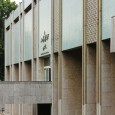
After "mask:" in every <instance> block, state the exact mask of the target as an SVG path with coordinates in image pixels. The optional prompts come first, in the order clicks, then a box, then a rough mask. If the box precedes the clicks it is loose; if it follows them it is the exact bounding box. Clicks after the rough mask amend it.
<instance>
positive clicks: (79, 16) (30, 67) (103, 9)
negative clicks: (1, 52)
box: [5, 0, 115, 115]
mask: <svg viewBox="0 0 115 115" xmlns="http://www.w3.org/2000/svg"><path fill="white" fill-rule="evenodd" d="M114 15H115V1H114V0H109V1H108V0H24V1H23V2H22V3H20V5H19V6H18V8H17V9H16V10H15V11H13V12H12V13H11V14H10V17H9V18H8V19H7V20H6V21H5V80H6V81H44V82H47V81H50V82H51V83H52V87H53V89H52V103H50V106H49V109H48V110H49V111H51V113H52V115H115V54H114V51H115V50H114V49H115V48H114V46H115V42H114V26H113V29H111V28H112V26H111V25H112V24H111V17H112V16H114ZM113 22H114V18H113ZM113 25H114V23H113ZM112 30H113V37H111V34H112ZM110 38H111V39H110ZM110 40H111V41H112V42H110ZM110 47H111V51H110ZM44 104H45V103H44ZM38 106H40V105H39V103H38ZM11 108H12V111H15V110H17V111H19V110H20V111H23V110H25V109H26V110H30V109H27V108H29V107H28V106H27V108H25V109H24V106H23V105H18V106H14V105H12V106H11ZM15 108H16V109H15ZM19 108H23V109H19ZM40 108H42V107H38V109H39V110H42V109H43V111H46V109H45V108H44V107H43V108H42V109H40ZM39 110H38V111H39ZM12 113H13V112H12ZM21 113H23V112H17V113H15V112H14V114H13V115H19V114H20V115H22V114H21ZM51 113H50V112H49V114H51ZM23 114H24V113H23ZM31 114H32V113H31ZM39 114H40V115H43V113H42V112H41V113H39ZM49 114H48V115H49ZM24 115H25V114H24ZM27 115H29V113H27Z"/></svg>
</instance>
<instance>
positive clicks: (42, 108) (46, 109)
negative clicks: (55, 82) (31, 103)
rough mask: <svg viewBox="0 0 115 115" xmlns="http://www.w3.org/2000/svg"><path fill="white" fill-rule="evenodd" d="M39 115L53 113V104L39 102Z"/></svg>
mask: <svg viewBox="0 0 115 115" xmlns="http://www.w3.org/2000/svg"><path fill="white" fill-rule="evenodd" d="M38 115H51V104H38Z"/></svg>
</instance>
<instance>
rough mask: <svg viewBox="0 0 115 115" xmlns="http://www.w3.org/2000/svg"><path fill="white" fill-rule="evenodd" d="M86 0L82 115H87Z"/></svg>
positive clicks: (84, 8) (84, 7)
mask: <svg viewBox="0 0 115 115" xmlns="http://www.w3.org/2000/svg"><path fill="white" fill-rule="evenodd" d="M86 3H87V0H83V47H82V115H86V114H87V111H86V110H87V109H86V104H87V93H86V92H87V84H86V83H87V82H86V77H87V61H86V60H87V50H86V49H87V46H86V45H87V38H86V8H87V7H86V5H87V4H86Z"/></svg>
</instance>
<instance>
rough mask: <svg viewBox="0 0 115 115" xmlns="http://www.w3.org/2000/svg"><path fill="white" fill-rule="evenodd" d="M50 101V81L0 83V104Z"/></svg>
mask: <svg viewBox="0 0 115 115" xmlns="http://www.w3.org/2000/svg"><path fill="white" fill-rule="evenodd" d="M51 102H52V83H51V82H1V83H0V104H37V103H51Z"/></svg>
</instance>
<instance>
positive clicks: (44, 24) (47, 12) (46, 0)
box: [39, 0, 51, 57]
mask: <svg viewBox="0 0 115 115" xmlns="http://www.w3.org/2000/svg"><path fill="white" fill-rule="evenodd" d="M50 53H51V0H41V1H40V8H39V57H42V56H46V55H49V54H50Z"/></svg>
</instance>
